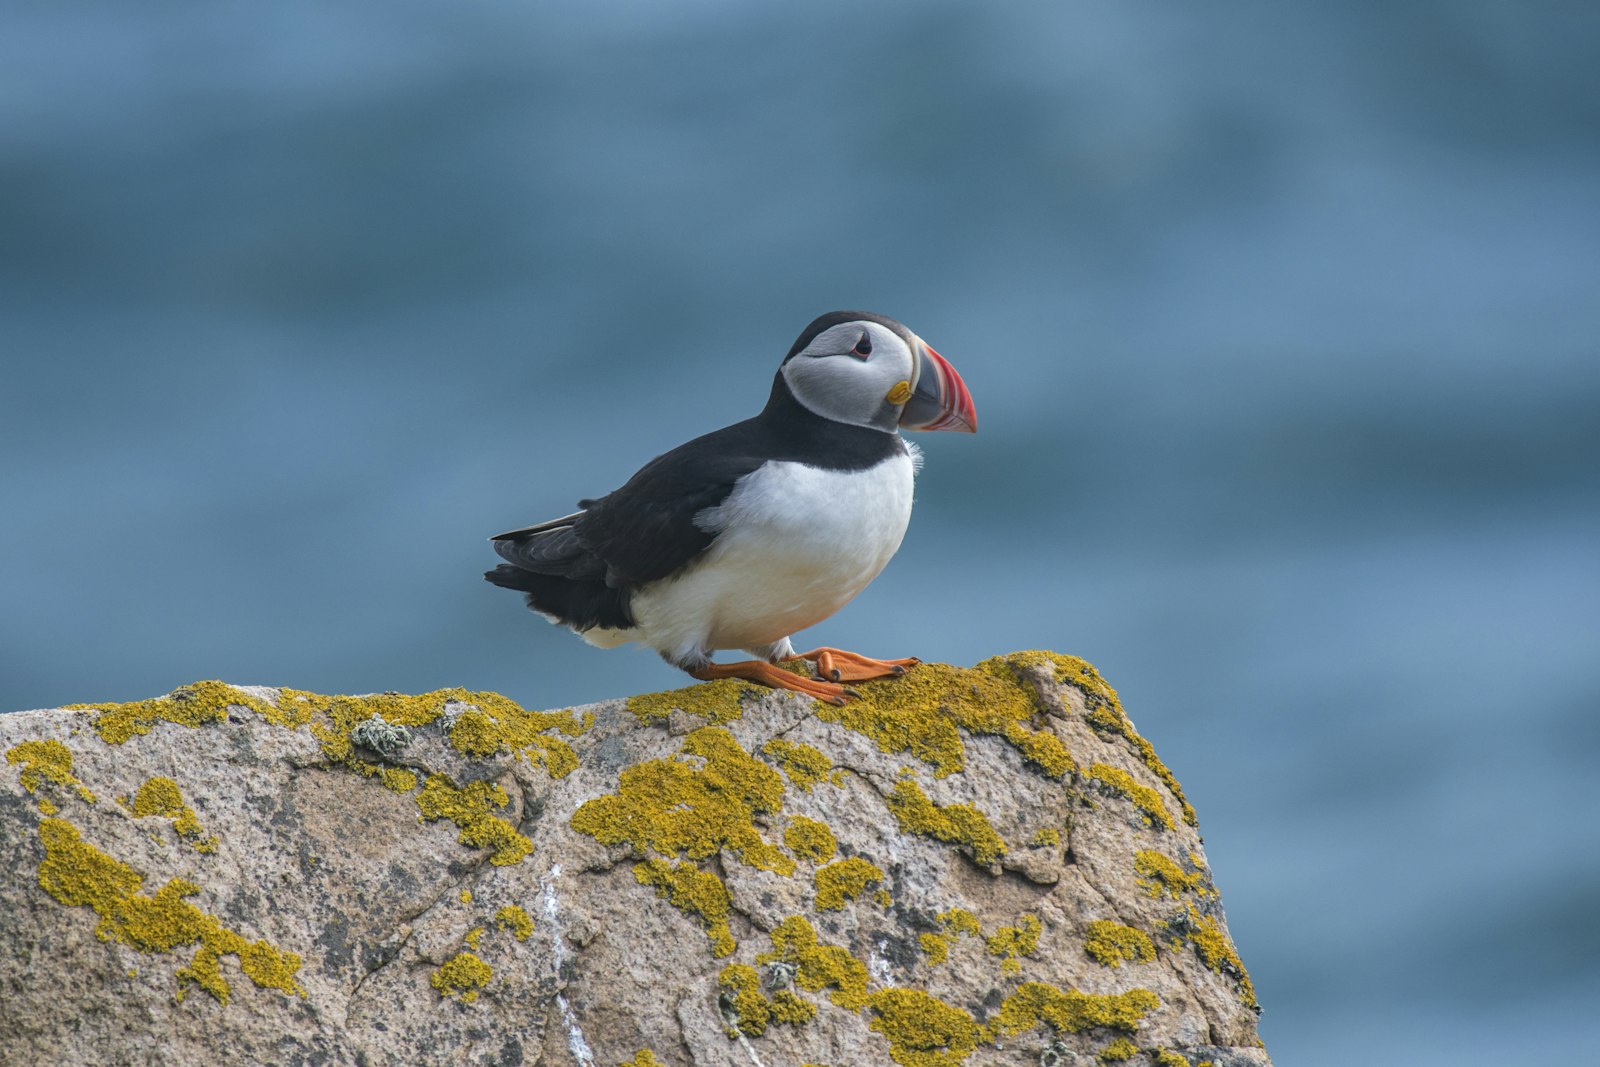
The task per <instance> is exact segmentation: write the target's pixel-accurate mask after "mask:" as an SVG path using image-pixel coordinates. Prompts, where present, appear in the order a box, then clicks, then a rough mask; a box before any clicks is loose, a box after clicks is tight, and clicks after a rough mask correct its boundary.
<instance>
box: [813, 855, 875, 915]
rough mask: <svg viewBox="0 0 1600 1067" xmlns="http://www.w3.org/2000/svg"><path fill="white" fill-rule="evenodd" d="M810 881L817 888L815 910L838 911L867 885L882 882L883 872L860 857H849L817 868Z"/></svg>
mask: <svg viewBox="0 0 1600 1067" xmlns="http://www.w3.org/2000/svg"><path fill="white" fill-rule="evenodd" d="M812 880H813V882H814V883H815V884H816V887H817V910H818V911H838V910H839V909H840V908H843V907H844V905H845V902H846V901H849V900H854V899H855V898H856V897H858V896H860V895H861V894H862V893H864V892H866V889H867V887H868V886H869V885H875V884H877V883H878V882H881V881H883V870H882V869H881V868H879V867H877V866H875V865H874V864H871V863H868V862H867V861H866V860H864V859H862V858H861V857H860V856H851V857H850V858H849V859H845V860H840V861H839V862H838V863H830V864H828V865H827V866H826V867H822V868H819V869H818V871H817V873H816V874H815V875H813V876H812Z"/></svg>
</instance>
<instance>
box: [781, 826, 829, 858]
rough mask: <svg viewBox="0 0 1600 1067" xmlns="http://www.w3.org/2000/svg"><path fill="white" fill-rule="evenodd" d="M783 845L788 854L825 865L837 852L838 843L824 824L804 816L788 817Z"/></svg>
mask: <svg viewBox="0 0 1600 1067" xmlns="http://www.w3.org/2000/svg"><path fill="white" fill-rule="evenodd" d="M783 843H784V844H785V845H787V846H788V848H789V851H790V852H793V853H794V854H795V855H796V856H799V857H801V858H802V859H808V860H810V861H811V862H812V863H827V862H828V861H829V860H831V859H833V857H834V854H835V853H836V852H838V851H839V842H838V839H837V838H835V837H834V836H833V831H832V830H830V829H828V827H827V826H826V824H824V823H820V822H817V821H816V820H815V819H808V818H806V817H805V816H804V815H791V816H789V825H788V827H787V828H786V829H785V830H784V831H783Z"/></svg>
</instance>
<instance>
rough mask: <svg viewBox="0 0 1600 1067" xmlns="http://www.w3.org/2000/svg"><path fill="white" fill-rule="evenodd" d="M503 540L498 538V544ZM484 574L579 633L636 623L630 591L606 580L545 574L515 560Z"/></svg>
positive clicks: (549, 616)
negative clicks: (629, 603)
mask: <svg viewBox="0 0 1600 1067" xmlns="http://www.w3.org/2000/svg"><path fill="white" fill-rule="evenodd" d="M500 544H501V542H496V543H495V547H496V548H499V546H500ZM503 554H504V553H502V555H503ZM603 573H604V571H603V570H602V574H603ZM483 577H484V579H485V580H486V581H488V582H490V583H491V584H493V585H497V586H499V587H500V588H502V589H515V590H517V591H518V592H520V593H522V594H523V599H524V600H525V601H527V604H528V607H529V608H530V609H531V610H533V611H537V612H538V613H539V614H541V615H544V616H545V617H547V618H550V619H553V620H554V621H556V622H559V623H561V624H562V625H563V626H567V627H570V628H571V629H573V630H576V631H577V632H579V633H583V632H584V631H585V630H592V629H594V628H595V627H596V626H604V627H608V628H611V629H618V630H625V629H628V628H629V627H631V626H633V616H632V614H631V613H630V612H629V611H628V601H629V599H630V595H629V591H628V590H627V589H625V588H621V589H613V588H611V587H610V586H608V585H606V583H605V582H604V581H596V580H592V579H574V578H569V577H565V576H563V575H559V574H541V573H538V572H536V571H531V570H528V569H526V568H524V567H520V566H517V565H515V564H512V563H502V564H500V565H499V566H498V567H496V568H495V569H494V570H492V571H485V572H484V575H483Z"/></svg>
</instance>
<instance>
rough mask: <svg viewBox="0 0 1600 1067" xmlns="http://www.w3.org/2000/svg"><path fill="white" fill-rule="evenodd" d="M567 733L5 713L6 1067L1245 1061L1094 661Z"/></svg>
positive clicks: (278, 698)
mask: <svg viewBox="0 0 1600 1067" xmlns="http://www.w3.org/2000/svg"><path fill="white" fill-rule="evenodd" d="M859 688H860V691H861V693H862V699H861V700H859V701H857V702H855V703H852V704H850V705H849V706H847V707H844V708H833V707H827V706H819V705H816V704H814V703H812V702H811V701H809V700H806V699H803V698H801V697H798V696H796V695H793V694H788V693H776V692H771V691H768V690H757V689H754V688H749V687H746V686H744V685H742V683H739V682H736V681H723V682H714V683H710V684H705V685H697V686H692V687H690V688H688V689H684V690H679V691H676V692H672V693H658V694H651V695H649V696H646V697H636V698H633V699H632V700H628V701H620V700H619V701H610V702H605V703H601V704H595V705H592V706H590V707H586V708H574V709H568V710H559V711H554V712H536V711H525V710H524V709H522V708H520V707H518V706H517V705H515V704H513V703H512V702H511V701H508V700H506V699H505V698H503V697H500V696H497V695H495V694H492V693H470V692H466V691H463V690H445V691H441V692H437V693H428V694H423V695H421V696H400V695H398V694H392V693H391V694H381V695H374V696H368V697H324V696H319V695H316V694H312V693H305V692H300V691H296V690H289V689H266V688H257V687H248V686H246V687H233V686H228V685H224V684H222V683H219V682H201V683H197V684H195V685H193V686H188V687H185V688H184V689H181V690H179V691H178V692H176V693H173V694H172V695H170V696H168V697H163V698H159V699H155V700H147V701H140V702H137V703H133V704H121V705H111V704H107V705H93V706H82V707H77V708H68V709H56V710H52V711H32V712H18V713H14V714H8V715H0V752H3V753H4V754H5V757H6V760H5V763H4V764H0V846H3V851H0V854H3V855H4V857H5V860H6V862H5V865H4V867H3V869H0V953H3V956H0V960H3V963H4V966H3V967H0V1003H3V1004H4V1011H3V1012H0V1050H4V1056H0V1058H3V1059H5V1060H6V1061H7V1062H10V1061H11V1060H12V1059H16V1060H17V1061H18V1062H38V1063H74V1064H84V1065H93V1064H143V1063H152V1064H154V1063H161V1064H187V1063H195V1064H199V1063H205V1064H211V1063H217V1062H235V1063H271V1064H301V1063H306V1064H311V1063H367V1064H372V1065H379V1064H391V1063H392V1064H414V1063H446V1062H450V1063H457V1062H460V1063H482V1064H504V1065H510V1064H572V1063H576V1064H581V1065H585V1067H588V1065H597V1067H619V1065H623V1064H627V1065H634V1067H639V1065H687V1064H695V1065H703V1067H714V1065H728V1067H750V1065H768V1067H779V1065H784V1067H791V1065H792V1067H799V1065H803V1064H811V1065H829V1067H856V1065H867V1064H891V1063H893V1064H900V1065H903V1067H956V1065H970V1067H979V1065H1002V1064H1005V1065H1017V1067H1022V1065H1026V1067H1032V1065H1034V1064H1060V1065H1067V1064H1074V1063H1077V1064H1084V1065H1088V1064H1096V1063H1107V1062H1125V1063H1129V1064H1139V1065H1146V1064H1161V1065H1165V1067H1177V1065H1179V1064H1189V1065H1190V1067H1198V1065H1200V1064H1204V1063H1210V1064H1212V1065H1213V1067H1247V1065H1248V1067H1259V1065H1265V1064H1267V1063H1268V1062H1269V1061H1268V1059H1267V1055H1266V1052H1265V1051H1264V1050H1263V1049H1262V1048H1261V1045H1260V1041H1259V1039H1258V1038H1257V1036H1256V1015H1257V1008H1256V1000H1255V992H1254V990H1253V989H1252V987H1251V984H1250V979H1249V977H1248V976H1247V975H1246V973H1245V971H1244V967H1243V965H1242V964H1241V963H1240V962H1239V959H1238V956H1237V954H1236V953H1235V952H1234V949H1233V946H1232V942H1231V941H1230V940H1229V937H1228V933H1227V927H1226V924H1225V922H1224V920H1223V915H1222V907H1221V901H1220V899H1219V897H1218V894H1217V890H1216V888H1215V886H1214V885H1213V883H1212V880H1211V876H1210V871H1209V869H1208V867H1207V866H1206V862H1205V857H1204V854H1203V852H1202V850H1201V846H1200V838H1199V835H1198V833H1197V831H1196V828H1195V816H1194V811H1193V809H1192V808H1190V806H1189V804H1188V803H1187V802H1186V801H1185V800H1184V798H1183V795H1182V792H1181V789H1180V787H1179V785H1178V783H1177V780H1176V779H1175V778H1174V777H1173V776H1172V775H1171V773H1170V772H1168V770H1167V769H1166V767H1164V766H1163V765H1162V764H1161V762H1160V760H1159V759H1158V758H1157V757H1156V755H1155V751H1154V749H1153V748H1152V747H1151V746H1150V744H1149V743H1148V742H1147V741H1145V740H1144V739H1143V738H1142V737H1140V736H1139V734H1138V733H1137V732H1136V731H1135V730H1134V728H1133V725H1132V724H1131V723H1130V722H1129V720H1128V718H1127V716H1126V715H1125V714H1124V713H1123V711H1122V708H1121V706H1120V705H1119V704H1118V702H1117V697H1116V694H1115V693H1114V692H1113V691H1112V690H1111V688H1110V687H1109V686H1108V685H1107V684H1106V683H1105V682H1104V680H1102V679H1101V678H1100V676H1099V675H1098V674H1097V673H1096V672H1095V671H1094V669H1093V668H1092V667H1090V666H1089V665H1088V664H1086V663H1084V662H1082V661H1081V660H1077V659H1073V658H1070V657H1067V656H1058V655H1054V654H1051V653H1039V652H1029V653H1018V654H1015V655H1012V656H1004V657H999V658H996V659H993V660H988V661H985V662H984V663H980V664H978V665H977V666H976V667H973V668H970V669H960V668H955V667H949V666H945V665H942V664H925V665H923V666H921V667H918V668H916V669H915V670H913V671H912V672H911V673H910V674H908V675H907V676H906V677H904V678H900V679H891V680H885V681H881V682H871V683H866V684H864V685H861V686H859Z"/></svg>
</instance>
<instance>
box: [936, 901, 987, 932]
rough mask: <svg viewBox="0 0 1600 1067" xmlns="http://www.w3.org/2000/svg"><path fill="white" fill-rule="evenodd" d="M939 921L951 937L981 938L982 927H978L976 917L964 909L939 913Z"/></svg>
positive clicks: (952, 909) (953, 909)
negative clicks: (957, 935) (962, 935)
mask: <svg viewBox="0 0 1600 1067" xmlns="http://www.w3.org/2000/svg"><path fill="white" fill-rule="evenodd" d="M939 921H940V922H941V923H943V924H944V928H945V929H946V930H948V931H950V933H951V934H952V935H954V934H966V935H967V936H968V937H982V936H983V927H981V926H980V925H978V917H977V916H976V915H974V914H972V912H970V911H968V910H967V909H966V908H951V909H950V910H949V911H942V912H940V913H939Z"/></svg>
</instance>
